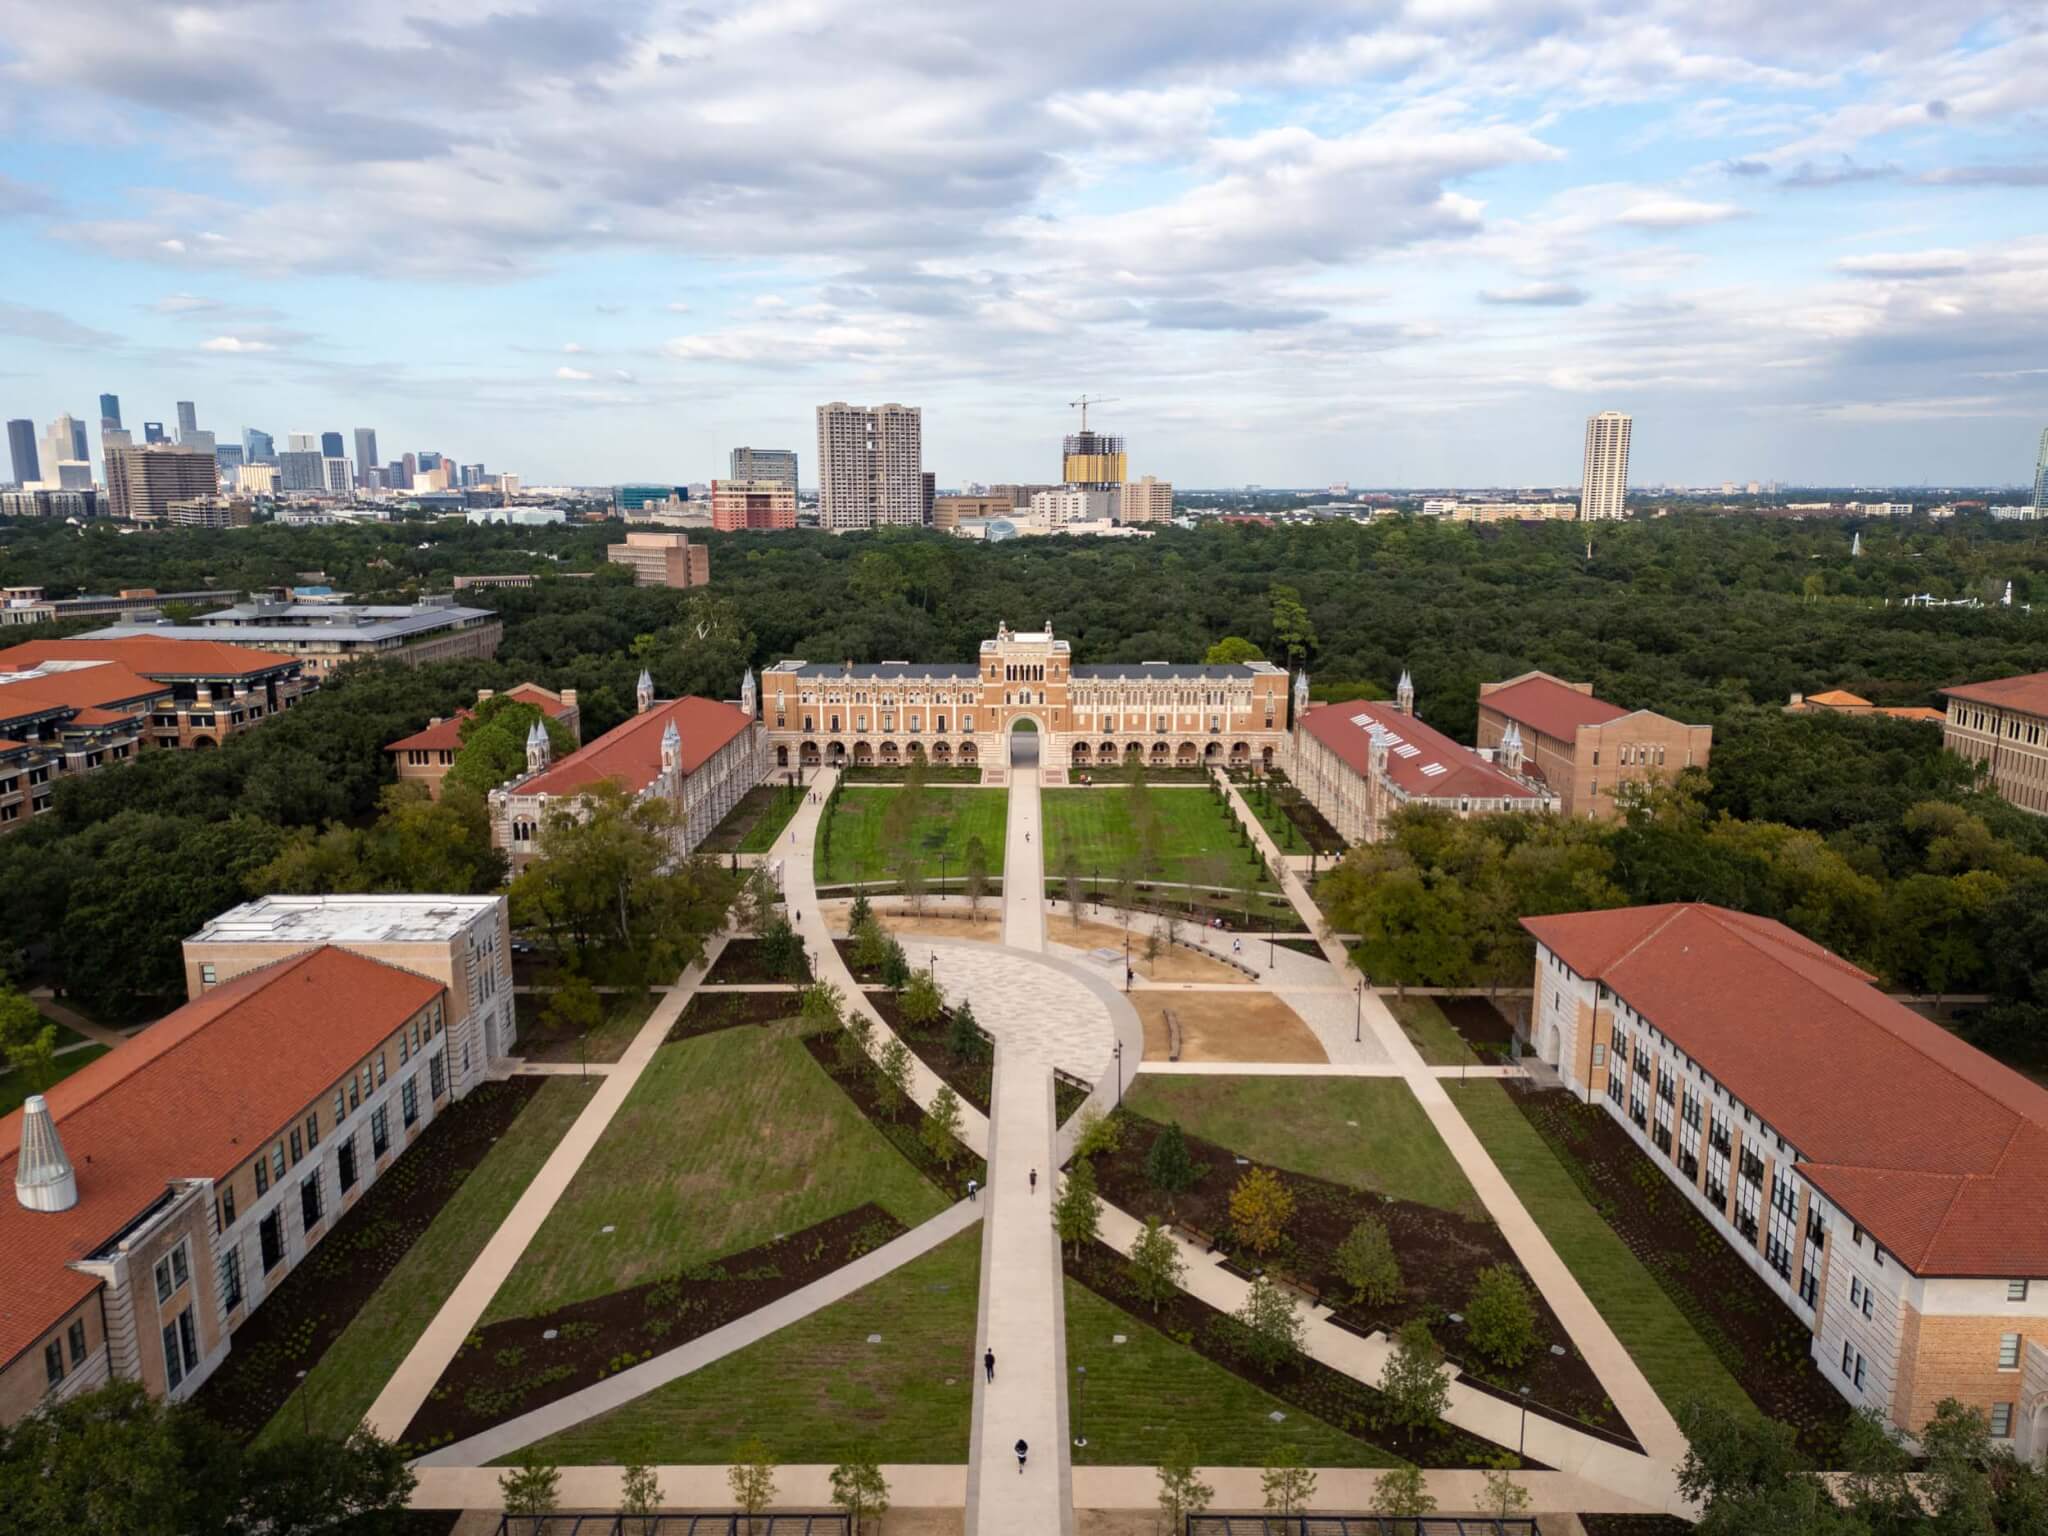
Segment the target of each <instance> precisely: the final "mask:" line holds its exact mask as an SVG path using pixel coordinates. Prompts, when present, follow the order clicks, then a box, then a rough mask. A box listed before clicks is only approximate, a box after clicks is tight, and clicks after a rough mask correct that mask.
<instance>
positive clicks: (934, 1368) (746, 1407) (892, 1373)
mask: <svg viewBox="0 0 2048 1536" xmlns="http://www.w3.org/2000/svg"><path fill="white" fill-rule="evenodd" d="M980 1282H981V1228H980V1227H978V1226H976V1227H972V1228H970V1229H968V1230H967V1231H965V1232H962V1233H960V1234H959V1235H958V1236H956V1237H952V1238H949V1239H947V1240H946V1241H945V1242H944V1243H942V1244H940V1245H939V1246H938V1247H937V1248H934V1249H933V1250H932V1251H931V1252H930V1253H927V1254H924V1255H923V1256H921V1257H919V1258H916V1259H913V1260H911V1262H910V1263H908V1264H906V1265H904V1266H903V1267H902V1268H901V1269H897V1270H893V1271H891V1272H890V1273H889V1274H886V1275H884V1276H883V1277H882V1278H881V1279H879V1280H877V1281H875V1282H874V1283H873V1284H872V1285H869V1286H866V1287H864V1288H863V1289H861V1290H858V1291H856V1292H854V1293H853V1294H852V1295H851V1296H848V1297H847V1298H845V1299H844V1300H843V1301H837V1302H834V1303H833V1304H832V1305H831V1306H829V1307H826V1308H825V1309H824V1310H822V1311H819V1312H815V1313H813V1314H812V1315H811V1316H809V1317H807V1318H804V1319H802V1320H801V1321H799V1322H796V1323H792V1324H791V1325H790V1326H789V1327H787V1328H784V1329H781V1330H779V1331H777V1332H775V1333H772V1334H770V1335H769V1336H768V1337H767V1338H765V1339H762V1340H760V1341H759V1342H758V1343H754V1344H749V1345H748V1346H747V1347H746V1348H745V1349H742V1350H738V1351H736V1352H735V1353H733V1354H730V1355H727V1356H726V1357H725V1358H724V1359H723V1360H717V1361H714V1362H713V1363H712V1364H710V1365H707V1366H705V1367H704V1368H703V1369H702V1370H700V1371H694V1372H692V1373H691V1374H690V1375H688V1376H684V1377H682V1378H681V1379H679V1380H676V1381H672V1382H670V1383H669V1384H668V1385H667V1386H664V1387H657V1388H656V1389H655V1390H654V1391H652V1392H649V1393H648V1394H647V1395H646V1396H644V1397H640V1398H636V1399H634V1401H632V1402H630V1403H628V1404H626V1405H625V1406H624V1407H622V1408H615V1409H613V1410H612V1411H611V1412H610V1413H607V1414H602V1415H600V1416H599V1417H597V1418H594V1419H590V1420H587V1421H586V1422H584V1423H582V1424H578V1425H576V1426H575V1427H574V1428H572V1429H566V1430H563V1431H562V1432H561V1433H560V1434H558V1435H554V1436H551V1437H550V1438H548V1439H546V1440H543V1441H541V1442H540V1444H539V1445H538V1446H537V1447H536V1448H535V1449H536V1452H537V1454H538V1455H540V1456H541V1457H542V1458H543V1459H544V1460H548V1461H552V1462H555V1463H557V1464H558V1465H561V1466H616V1465H622V1464H626V1463H630V1462H632V1461H635V1460H639V1461H645V1462H648V1463H650V1464H652V1465H659V1464H661V1463H664V1462H668V1463H699V1464H702V1463H713V1464H716V1463H725V1462H731V1461H732V1460H734V1458H735V1456H736V1454H737V1452H738V1449H739V1447H740V1445H741V1443H742V1442H743V1441H745V1440H747V1439H748V1438H750V1437H752V1436H755V1435H758V1436H760V1438H761V1439H762V1440H763V1441H764V1442H766V1444H767V1446H768V1450H769V1453H770V1454H771V1455H772V1456H774V1458H775V1459H776V1460H777V1461H779V1462H825V1463H835V1462H840V1461H845V1460H849V1459H852V1458H854V1457H856V1456H867V1457H871V1458H873V1459H874V1460H876V1461H879V1462H941V1463H944V1462H953V1463H958V1462H962V1461H965V1460H966V1459H967V1428H968V1422H969V1420H970V1418H971V1417H972V1414H973V1407H974V1371H975V1370H976V1369H977V1366H976V1363H975V1317H976V1310H977V1306H978V1303H979V1297H980ZM875 1333H879V1334H880V1335H881V1336H882V1342H881V1343H879V1344H870V1343H869V1342H868V1336H869V1335H870V1334H875Z"/></svg>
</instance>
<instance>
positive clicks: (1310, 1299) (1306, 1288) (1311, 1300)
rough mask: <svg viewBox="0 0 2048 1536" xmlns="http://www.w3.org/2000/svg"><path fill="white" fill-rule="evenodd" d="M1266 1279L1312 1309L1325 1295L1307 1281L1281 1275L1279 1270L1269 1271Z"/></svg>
mask: <svg viewBox="0 0 2048 1536" xmlns="http://www.w3.org/2000/svg"><path fill="white" fill-rule="evenodd" d="M1266 1278H1267V1279H1268V1280H1271V1281H1272V1282H1273V1283H1274V1284H1275V1285H1277V1286H1279V1287H1280V1289H1281V1290H1283V1291H1287V1292H1289V1293H1291V1294H1293V1295H1296V1296H1299V1297H1300V1298H1301V1299H1302V1300H1303V1301H1305V1302H1307V1303H1308V1304H1309V1305H1310V1306H1311V1307H1313V1306H1315V1305H1317V1304H1318V1303H1319V1302H1321V1301H1322V1299H1323V1293H1322V1292H1321V1291H1319V1290H1317V1289H1316V1288H1315V1287H1314V1286H1312V1285H1310V1284H1309V1283H1308V1282H1307V1281H1306V1280H1297V1279H1295V1278H1294V1277H1293V1276H1292V1275H1283V1274H1281V1273H1280V1272H1279V1271H1278V1270H1269V1271H1267V1274H1266Z"/></svg>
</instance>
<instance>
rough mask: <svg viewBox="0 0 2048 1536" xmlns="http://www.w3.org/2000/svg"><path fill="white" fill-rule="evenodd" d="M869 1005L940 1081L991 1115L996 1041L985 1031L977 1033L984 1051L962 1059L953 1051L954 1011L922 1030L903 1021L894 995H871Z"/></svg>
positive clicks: (942, 1014) (900, 1009) (876, 993)
mask: <svg viewBox="0 0 2048 1536" xmlns="http://www.w3.org/2000/svg"><path fill="white" fill-rule="evenodd" d="M868 1002H869V1004H870V1005H871V1006H872V1007H873V1008H874V1010H875V1012H877V1013H879V1014H880V1015H881V1016H882V1022H883V1023H885V1024H887V1025H888V1026H889V1027H890V1028H891V1029H893V1030H895V1031H896V1035H897V1037H898V1038H899V1039H900V1040H902V1042H903V1043H904V1044H905V1045H907V1046H909V1047H910V1049H911V1052H912V1054H913V1055H915V1056H916V1057H917V1059H918V1060H919V1061H921V1062H923V1063H924V1064H925V1065H926V1066H928V1067H930V1068H931V1069H932V1073H933V1075H934V1076H936V1077H937V1078H938V1080H939V1081H940V1082H942V1083H944V1084H945V1085H946V1086H947V1087H949V1088H951V1089H952V1090H953V1091H954V1092H955V1093H957V1094H959V1095H960V1097H961V1099H962V1100H963V1101H964V1102H966V1103H968V1104H972V1105H973V1106H974V1107H975V1108H976V1109H978V1110H980V1111H981V1112H982V1113H983V1114H984V1115H985V1114H987V1113H988V1099H989V1088H990V1085H991V1082H992V1079H993V1077H994V1072H995V1042H994V1041H993V1040H991V1039H989V1037H988V1034H987V1032H986V1031H984V1030H981V1029H979V1028H977V1029H976V1030H975V1033H976V1034H977V1035H979V1036H980V1037H981V1048H980V1049H979V1050H978V1051H976V1052H975V1053H974V1054H973V1055H972V1056H962V1055H961V1054H960V1053H959V1052H958V1051H956V1050H954V1049H953V1010H952V1009H950V1008H948V1009H946V1010H945V1012H943V1013H941V1014H940V1015H939V1017H938V1019H937V1020H936V1021H935V1022H933V1023H931V1024H927V1025H924V1026H923V1027H922V1028H920V1027H918V1026H917V1025H914V1024H911V1023H909V1022H908V1021H907V1020H905V1019H904V1017H903V1008H902V1006H901V1003H900V1002H899V1000H898V998H897V997H896V994H895V993H893V992H870V993H869V994H868Z"/></svg>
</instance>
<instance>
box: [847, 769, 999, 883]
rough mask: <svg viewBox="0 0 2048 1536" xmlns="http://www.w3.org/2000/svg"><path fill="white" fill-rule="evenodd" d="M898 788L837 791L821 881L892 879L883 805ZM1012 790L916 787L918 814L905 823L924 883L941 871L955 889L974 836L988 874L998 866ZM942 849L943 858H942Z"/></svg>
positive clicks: (855, 786)
mask: <svg viewBox="0 0 2048 1536" xmlns="http://www.w3.org/2000/svg"><path fill="white" fill-rule="evenodd" d="M902 793H903V791H902V790H900V789H891V788H888V787H887V786H880V785H873V786H871V785H860V784H853V785H848V786H847V788H846V789H845V790H844V791H842V792H841V794H840V796H839V802H838V805H837V806H836V807H835V808H834V809H833V810H832V811H831V812H830V815H831V817H832V846H831V849H830V851H829V853H828V851H827V850H826V848H825V845H824V838H823V834H822V832H821V834H820V837H819V843H818V854H817V864H816V871H815V873H816V875H817V881H818V884H820V885H851V884H854V883H856V882H860V881H865V882H867V883H869V884H874V883H876V882H878V881H893V880H895V879H896V876H897V864H896V850H895V848H894V846H893V845H892V844H891V842H890V840H889V838H888V835H887V833H886V831H885V830H884V823H885V822H886V821H887V818H888V814H889V805H890V803H891V802H892V801H893V800H895V799H896V797H897V796H898V795H900V794H902ZM1009 811H1010V795H1009V791H1008V790H1003V789H955V788H949V787H947V786H944V785H932V786H930V787H927V788H926V789H924V790H923V791H922V792H921V795H920V801H919V806H918V811H917V818H916V820H915V821H914V822H913V823H912V825H911V830H910V839H909V841H910V845H911V846H912V847H914V848H917V849H919V850H921V852H922V855H923V856H922V857H921V858H920V859H919V860H918V867H919V868H920V869H921V870H922V871H923V872H924V878H925V880H926V881H927V882H929V883H933V884H936V882H937V881H938V880H939V878H940V876H941V874H943V875H944V877H945V879H946V880H947V882H948V884H949V885H950V886H955V887H957V885H958V883H959V881H960V880H961V879H962V878H963V877H964V876H965V875H966V873H967V844H968V841H969V839H971V838H976V837H978V838H980V839H981V847H982V851H983V853H984V854H986V855H987V858H988V872H989V873H990V874H991V875H1000V874H1001V873H1002V872H1003V843H1004V839H1005V838H1006V836H1007V835H1008V832H1009ZM941 853H943V854H944V855H945V858H944V859H943V861H942V860H941V859H940V857H939V856H940V854H941Z"/></svg>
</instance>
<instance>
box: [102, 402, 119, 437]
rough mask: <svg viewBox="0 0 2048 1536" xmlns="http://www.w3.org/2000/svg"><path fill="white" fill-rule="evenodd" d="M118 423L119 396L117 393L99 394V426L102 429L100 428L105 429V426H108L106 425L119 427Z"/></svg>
mask: <svg viewBox="0 0 2048 1536" xmlns="http://www.w3.org/2000/svg"><path fill="white" fill-rule="evenodd" d="M120 425H121V397H120V396H119V395H101V396H100V427H101V429H102V430H104V429H106V428H108V427H115V428H119V426H120Z"/></svg>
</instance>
